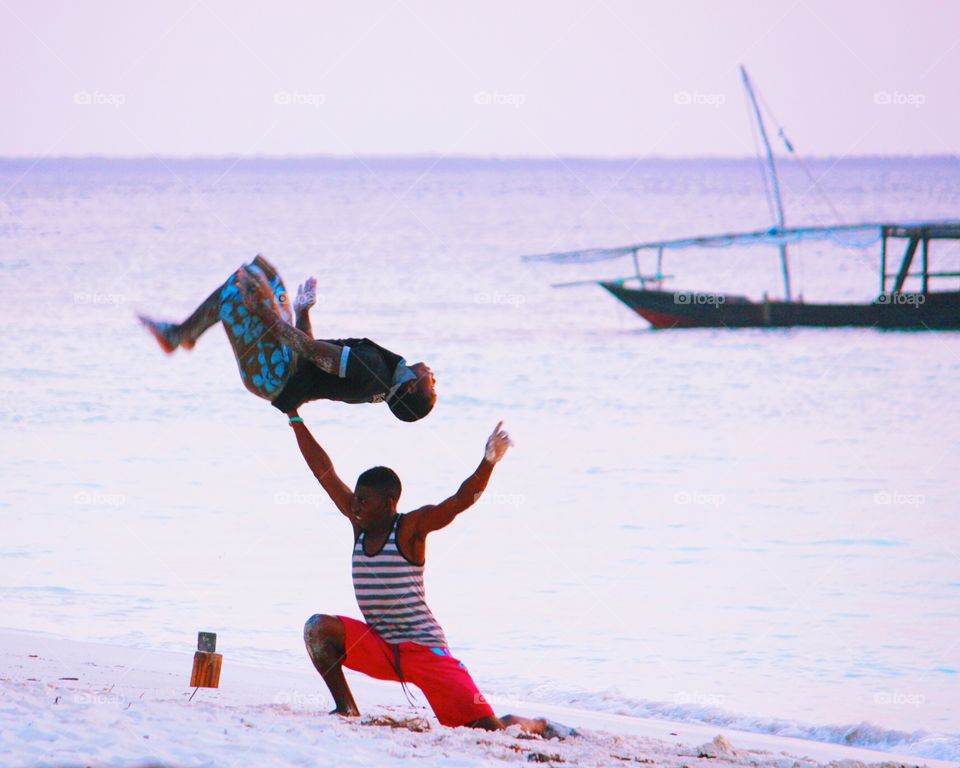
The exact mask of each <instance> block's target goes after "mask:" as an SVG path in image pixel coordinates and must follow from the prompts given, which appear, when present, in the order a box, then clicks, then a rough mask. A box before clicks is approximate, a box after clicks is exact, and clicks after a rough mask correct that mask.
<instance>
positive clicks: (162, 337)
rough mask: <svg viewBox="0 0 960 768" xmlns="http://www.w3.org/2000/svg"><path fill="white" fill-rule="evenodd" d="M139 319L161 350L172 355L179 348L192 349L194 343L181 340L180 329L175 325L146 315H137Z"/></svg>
mask: <svg viewBox="0 0 960 768" xmlns="http://www.w3.org/2000/svg"><path fill="white" fill-rule="evenodd" d="M137 319H138V320H139V321H140V322H141V323H142V324H143V327H144V328H146V329H147V330H148V331H150V334H151V335H152V336H153V338H155V339H156V340H157V344H159V345H160V349H162V350H163V351H164V352H166V353H167V354H168V355H169V354H171V353H172V352H173V351H174V350H175V349H176V348H177V347H183V348H184V349H191V348H192V347H193V345H194V342H193V341H188V340H187V339H181V338H180V328H179V326H177V325H176V324H174V323H162V322H159V321H157V320H151V319H150V318H149V317H145V316H144V315H137Z"/></svg>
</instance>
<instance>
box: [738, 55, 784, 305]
mask: <svg viewBox="0 0 960 768" xmlns="http://www.w3.org/2000/svg"><path fill="white" fill-rule="evenodd" d="M740 75H741V76H742V77H743V86H744V88H746V89H747V95H748V96H749V97H750V103H751V104H752V105H753V114H754V116H755V117H756V118H757V125H759V126H760V136H761V137H762V138H763V146H764V147H766V150H767V165H768V166H769V168H768V170H769V172H770V180H771V182H772V186H773V196H774V199H775V200H776V202H777V216H778V219H779V220H778V222H777V226H778V227H779V228H780V229H783V228H784V227H785V226H786V224H785V223H784V220H783V201H782V200H781V199H780V180H779V179H778V178H777V165H776V163H775V162H774V161H773V150H772V149H770V140H769V139H768V138H767V129H766V127H765V126H764V124H763V115H761V114H760V107H759V105H758V104H757V97H756V96H755V95H754V93H753V86H752V85H751V84H750V78H749V77H748V76H747V70H746V69H744V68H743V65H742V64H741V65H740ZM780 267H781V269H782V270H783V290H784V293H785V294H786V297H787V301H790V268H789V266H788V265H787V246H786V244H785V243H781V244H780Z"/></svg>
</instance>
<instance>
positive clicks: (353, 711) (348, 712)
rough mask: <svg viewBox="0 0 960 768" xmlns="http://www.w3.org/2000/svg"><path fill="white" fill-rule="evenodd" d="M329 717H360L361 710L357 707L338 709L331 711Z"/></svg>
mask: <svg viewBox="0 0 960 768" xmlns="http://www.w3.org/2000/svg"><path fill="white" fill-rule="evenodd" d="M327 714H328V715H340V717H360V710H359V709H357V708H356V707H337V708H336V709H331V710H330V711H329V712H328V713H327Z"/></svg>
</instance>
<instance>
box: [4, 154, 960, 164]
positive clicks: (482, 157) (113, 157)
mask: <svg viewBox="0 0 960 768" xmlns="http://www.w3.org/2000/svg"><path fill="white" fill-rule="evenodd" d="M775 157H776V159H777V160H778V161H786V162H799V161H801V160H813V161H822V160H826V161H834V162H840V161H843V160H957V161H960V155H958V154H957V153H953V152H941V153H912V154H909V153H905V154H877V153H865V154H840V155H829V154H824V155H805V156H804V157H803V158H797V157H795V156H792V155H776V156H775ZM43 160H54V161H56V160H86V161H94V160H108V161H144V160H173V161H184V160H193V161H224V160H270V161H275V160H285V161H303V160H433V161H438V162H440V161H444V160H453V161H463V160H471V161H489V162H517V161H539V162H543V161H565V160H568V161H585V160H588V161H600V162H631V161H632V162H641V161H675V160H734V161H744V160H749V161H754V162H756V161H757V160H758V158H757V156H756V155H749V154H736V155H734V154H730V155H727V154H689V155H591V154H569V155H564V154H551V155H523V154H517V155H511V154H496V153H491V154H446V153H443V152H409V153H406V152H401V153H386V152H370V153H352V154H335V153H308V154H245V153H225V154H203V153H197V154H179V153H171V154H163V153H159V152H154V153H150V154H129V155H127V154H103V153H76V154H60V155H44V154H37V155H30V154H22V155H19V154H17V155H3V154H0V163H7V162H17V161H35V162H40V161H43Z"/></svg>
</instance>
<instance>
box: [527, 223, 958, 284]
mask: <svg viewBox="0 0 960 768" xmlns="http://www.w3.org/2000/svg"><path fill="white" fill-rule="evenodd" d="M823 240H831V241H833V242H835V243H837V244H838V245H841V246H842V247H845V248H854V249H859V250H864V249H866V248H869V247H870V246H872V245H875V244H876V243H877V242H879V243H880V286H879V287H880V295H881V296H883V295H885V294H886V293H887V286H888V283H889V281H890V279H891V278H893V281H892V284H891V288H890V293H891V294H897V293H901V292H902V291H903V285H904V283H905V282H906V280H907V279H908V278H911V277H917V278H920V285H921V290H920V292H921V293H923V294H927V293H928V292H929V288H930V281H931V278H938V279H939V278H960V271H957V272H952V271H941V272H933V271H931V270H930V241H932V240H960V220H943V221H912V222H900V223H896V222H885V223H866V224H841V225H836V226H829V227H772V228H770V229H765V230H754V231H748V232H730V233H726V234H718V235H704V236H698V237H681V238H673V239H669V240H655V241H651V242H644V243H635V244H633V245H624V246H617V247H613V248H586V249H581V250H576V251H558V252H554V253H544V254H533V255H529V256H523V257H522V258H523V260H524V261H547V262H552V263H555V264H587V263H592V262H595V261H607V260H612V259H619V258H623V257H625V256H630V257H631V260H632V263H633V268H634V274H633V275H631V276H629V277H625V278H620V279H619V282H624V281H626V280H637V281H639V283H640V286H641V287H645V286H646V285H647V284H648V283H650V284H652V285H654V286H656V287H657V288H660V287H662V285H663V281H664V280H666V279H668V278H671V277H673V275H666V274H664V273H663V256H664V251H665V250H681V249H685V248H730V247H734V246H738V245H743V246H752V245H767V246H775V247H777V249H778V250H779V251H780V253H781V254H782V252H783V248H784V247H785V246H786V245H788V244H790V243H797V242H802V241H823ZM890 240H906V246H905V249H904V252H903V257H902V258H901V259H900V264H899V267H898V268H897V270H896V271H895V272H888V271H887V269H888V264H889V261H890V260H889V251H890V248H889V246H888V241H890ZM648 250H655V251H656V252H657V266H656V272H654V273H653V274H644V273H643V272H642V271H641V269H640V257H639V254H640V252H641V251H648ZM918 250H919V251H920V269H919V271H913V272H911V271H910V270H911V268H912V266H913V262H914V259H915V257H916V253H917V251H918ZM785 277H786V276H785ZM597 282H600V281H598V280H576V281H573V282H566V283H555V284H554V287H569V286H574V285H587V284H596V283H597ZM787 297H788V300H789V293H788V294H787Z"/></svg>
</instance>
